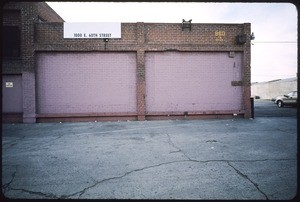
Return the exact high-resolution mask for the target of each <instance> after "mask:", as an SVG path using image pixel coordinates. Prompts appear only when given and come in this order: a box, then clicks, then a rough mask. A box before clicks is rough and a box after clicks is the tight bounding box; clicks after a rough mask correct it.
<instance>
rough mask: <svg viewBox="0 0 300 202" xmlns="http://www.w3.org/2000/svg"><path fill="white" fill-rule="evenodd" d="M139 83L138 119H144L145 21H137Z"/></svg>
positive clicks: (137, 85)
mask: <svg viewBox="0 0 300 202" xmlns="http://www.w3.org/2000/svg"><path fill="white" fill-rule="evenodd" d="M136 26H137V29H136V30H137V33H136V38H137V43H138V50H137V57H136V58H137V59H136V60H137V83H136V89H137V90H136V93H137V113H138V120H139V121H144V120H145V115H146V103H145V96H146V95H145V93H146V92H145V89H146V83H145V51H144V43H145V33H144V30H145V29H144V23H142V22H138V23H137V25H136Z"/></svg>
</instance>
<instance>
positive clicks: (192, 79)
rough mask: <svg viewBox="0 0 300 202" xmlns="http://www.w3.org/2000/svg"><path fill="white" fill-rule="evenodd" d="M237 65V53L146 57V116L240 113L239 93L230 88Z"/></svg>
mask: <svg viewBox="0 0 300 202" xmlns="http://www.w3.org/2000/svg"><path fill="white" fill-rule="evenodd" d="M241 62H242V54H241V53H236V54H235V57H234V58H229V57H228V53H227V52H217V53H216V52H194V53H190V52H185V53H182V52H181V53H180V52H161V53H154V52H150V53H147V54H146V95H147V97H146V103H147V106H146V109H147V112H148V113H149V114H151V113H152V112H182V113H183V112H184V111H187V112H202V111H221V110H236V111H238V110H242V102H243V100H242V89H241V87H240V86H232V85H231V82H232V81H233V80H240V79H241V65H242V64H241Z"/></svg>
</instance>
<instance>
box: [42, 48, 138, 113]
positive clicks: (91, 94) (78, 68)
mask: <svg viewBox="0 0 300 202" xmlns="http://www.w3.org/2000/svg"><path fill="white" fill-rule="evenodd" d="M135 62H136V56H135V54H134V53H40V54H38V55H37V66H38V69H37V98H38V107H37V112H38V113H108V112H114V113H116V112H136V110H137V108H136V77H135V74H136V73H135V69H136V63H135Z"/></svg>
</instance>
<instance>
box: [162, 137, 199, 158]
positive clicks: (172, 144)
mask: <svg viewBox="0 0 300 202" xmlns="http://www.w3.org/2000/svg"><path fill="white" fill-rule="evenodd" d="M166 135H167V137H168V143H169V145H171V146H172V147H174V148H176V149H177V151H172V152H170V153H175V152H180V153H182V154H183V155H184V156H185V157H186V158H187V159H188V160H189V161H194V160H193V159H191V158H190V157H189V156H187V155H186V153H185V152H184V151H182V149H181V148H179V147H177V146H176V145H175V144H174V142H173V141H172V140H171V137H170V135H169V134H168V133H167V134H166Z"/></svg>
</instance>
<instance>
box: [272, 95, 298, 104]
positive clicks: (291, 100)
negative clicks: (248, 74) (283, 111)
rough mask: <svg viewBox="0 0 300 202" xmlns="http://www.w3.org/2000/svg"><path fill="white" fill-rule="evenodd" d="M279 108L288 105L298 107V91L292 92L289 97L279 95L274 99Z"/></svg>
mask: <svg viewBox="0 0 300 202" xmlns="http://www.w3.org/2000/svg"><path fill="white" fill-rule="evenodd" d="M272 101H274V103H275V104H277V106H278V107H284V106H287V105H296V104H297V102H298V95H297V91H292V92H290V93H288V94H287V95H279V96H277V97H275V98H273V99H272Z"/></svg>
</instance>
